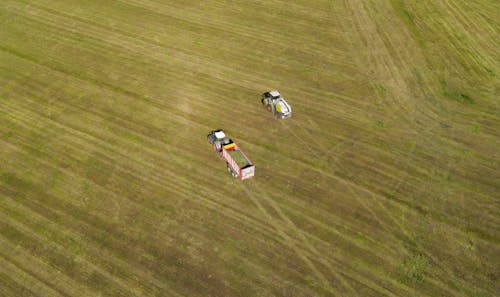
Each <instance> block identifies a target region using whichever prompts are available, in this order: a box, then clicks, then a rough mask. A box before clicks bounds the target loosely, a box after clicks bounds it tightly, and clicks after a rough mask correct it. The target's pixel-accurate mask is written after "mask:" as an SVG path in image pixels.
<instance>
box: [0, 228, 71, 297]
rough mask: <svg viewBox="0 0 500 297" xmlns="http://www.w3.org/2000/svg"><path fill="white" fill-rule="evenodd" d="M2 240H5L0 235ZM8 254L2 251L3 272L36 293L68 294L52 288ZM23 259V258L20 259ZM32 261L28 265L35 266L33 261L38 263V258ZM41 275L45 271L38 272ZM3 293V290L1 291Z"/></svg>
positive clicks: (50, 294)
mask: <svg viewBox="0 0 500 297" xmlns="http://www.w3.org/2000/svg"><path fill="white" fill-rule="evenodd" d="M0 242H2V243H3V242H5V241H4V240H3V239H2V238H1V236H0ZM4 246H5V245H3V244H2V245H0V247H4ZM18 250H19V248H16V247H13V251H18ZM7 256H8V255H4V253H3V252H2V251H0V272H2V273H3V274H6V275H9V276H11V277H12V278H14V281H16V282H17V283H18V284H19V285H21V286H23V287H25V288H27V289H28V290H29V291H30V292H36V294H40V295H41V296H47V297H51V296H66V295H65V294H62V293H61V292H59V291H58V290H56V289H54V288H52V287H51V286H50V284H49V283H48V282H47V281H44V280H41V279H39V278H37V277H36V276H35V275H34V273H35V272H33V271H32V270H30V269H28V268H24V267H23V265H22V264H21V263H19V262H17V261H13V260H12V259H10V257H9V258H7ZM20 260H21V261H22V260H23V259H20ZM30 260H31V261H30V263H28V265H29V266H30V267H32V268H33V263H37V259H30ZM38 274H39V275H44V273H38ZM0 290H1V289H0ZM0 293H1V291H0Z"/></svg>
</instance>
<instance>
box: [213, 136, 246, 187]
mask: <svg viewBox="0 0 500 297" xmlns="http://www.w3.org/2000/svg"><path fill="white" fill-rule="evenodd" d="M207 138H208V142H209V143H210V144H211V145H212V146H213V148H214V151H215V152H216V153H218V154H219V156H220V157H221V158H222V159H224V161H226V166H227V171H228V172H229V174H231V176H233V177H234V178H239V179H241V180H245V179H249V178H252V177H253V176H254V174H255V166H254V165H253V163H252V161H250V159H249V158H248V157H247V156H246V155H245V153H243V151H242V150H241V149H240V147H239V146H238V145H237V144H236V143H234V142H233V141H232V140H231V139H230V138H227V137H226V134H225V133H224V132H223V131H222V130H212V131H211V132H210V133H209V134H208V135H207Z"/></svg>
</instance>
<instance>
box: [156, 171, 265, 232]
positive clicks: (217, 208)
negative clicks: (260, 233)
mask: <svg viewBox="0 0 500 297" xmlns="http://www.w3.org/2000/svg"><path fill="white" fill-rule="evenodd" d="M163 177H164V176H163ZM163 177H162V178H163ZM149 182H151V181H150V180H149ZM214 209H216V210H218V211H219V212H220V209H221V208H220V207H218V206H215V207H214ZM271 238H272V236H271Z"/></svg>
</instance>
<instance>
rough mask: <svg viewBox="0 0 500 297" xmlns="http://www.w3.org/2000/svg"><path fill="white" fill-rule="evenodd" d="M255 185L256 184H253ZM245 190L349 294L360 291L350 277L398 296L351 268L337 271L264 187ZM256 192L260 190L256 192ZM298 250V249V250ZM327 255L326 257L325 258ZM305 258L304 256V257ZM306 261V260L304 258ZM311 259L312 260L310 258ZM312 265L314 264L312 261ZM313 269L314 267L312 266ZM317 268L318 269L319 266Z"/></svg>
mask: <svg viewBox="0 0 500 297" xmlns="http://www.w3.org/2000/svg"><path fill="white" fill-rule="evenodd" d="M253 185H254V184H253ZM242 188H243V190H244V191H245V192H246V193H247V195H248V197H249V198H250V199H251V200H252V201H253V202H254V204H256V205H258V207H259V210H260V211H261V212H262V213H264V212H266V214H265V215H266V217H268V220H269V221H270V222H271V224H273V225H274V227H275V228H277V229H280V230H281V232H280V233H281V234H283V233H285V235H286V236H288V239H287V240H288V241H289V242H290V244H294V243H295V247H299V246H300V245H301V244H302V245H304V246H305V247H306V249H307V252H306V253H303V254H302V256H303V257H305V258H306V259H307V260H308V258H314V259H315V260H316V261H318V262H319V263H321V264H322V265H323V266H324V267H325V268H327V269H328V271H329V272H330V273H332V275H333V276H335V277H336V278H337V279H338V281H339V282H340V284H341V285H342V287H343V288H344V289H345V290H347V291H348V292H349V295H348V296H358V292H357V291H356V289H355V288H354V287H352V285H350V284H349V282H348V281H347V280H346V278H350V279H352V280H354V281H356V282H358V283H360V284H363V285H370V287H371V288H372V289H374V290H376V291H378V292H383V294H385V295H387V296H396V295H395V294H393V293H392V292H391V291H389V290H388V289H387V288H384V287H382V286H380V285H378V284H376V283H375V282H374V281H372V280H370V279H368V278H366V277H364V276H360V275H356V272H355V271H354V270H352V269H351V271H352V273H353V275H348V274H347V275H346V274H344V273H343V272H337V271H336V270H335V268H333V267H332V264H331V263H330V262H329V261H326V260H325V259H326V258H327V259H329V260H330V261H332V260H331V258H330V257H328V256H327V255H324V254H321V253H320V252H319V251H318V250H317V249H316V248H315V247H314V246H313V245H312V244H311V243H310V240H309V239H308V238H307V233H305V232H303V231H302V230H301V229H299V228H298V227H297V226H296V225H295V224H294V223H293V221H292V220H291V219H290V218H288V217H287V216H286V215H285V214H284V213H283V211H282V209H281V207H280V206H279V205H278V204H277V203H276V202H275V201H274V200H273V199H272V198H271V196H269V195H268V194H267V193H265V192H264V191H263V190H262V189H260V188H257V187H252V189H249V188H250V187H249V188H247V187H246V185H243V186H242ZM254 192H258V193H256V194H254ZM259 199H265V201H266V202H267V204H268V205H269V206H271V208H272V209H273V210H274V211H275V212H276V213H277V214H278V215H279V216H280V218H281V221H282V222H278V221H277V220H276V219H274V218H273V217H272V216H271V215H270V214H269V213H268V212H267V211H266V209H265V208H264V207H263V205H262V203H260V202H259ZM287 230H288V231H289V232H293V234H294V235H297V237H298V239H295V240H294V238H292V237H291V236H289V235H288V233H287ZM296 252H297V251H296ZM325 257H326V258H325ZM302 259H303V258H302ZM303 260H304V259H303ZM304 261H305V260H304ZM309 261H310V260H309ZM311 265H314V264H313V263H311ZM311 269H312V268H311ZM315 270H317V271H318V269H317V268H315ZM369 271H370V273H372V274H373V273H374V271H373V270H371V269H370V270H369ZM391 284H392V285H394V286H396V287H398V288H399V289H403V290H405V291H407V288H402V287H401V286H400V285H399V284H396V283H394V282H391ZM325 285H326V289H327V290H328V289H332V290H333V291H332V293H335V292H337V293H339V292H338V291H336V290H335V286H332V284H329V283H328V282H327V283H324V284H323V286H325ZM339 296H342V295H339Z"/></svg>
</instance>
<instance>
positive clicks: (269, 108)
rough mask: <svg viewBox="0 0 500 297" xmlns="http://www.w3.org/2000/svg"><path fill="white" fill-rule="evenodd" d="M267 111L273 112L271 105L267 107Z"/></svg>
mask: <svg viewBox="0 0 500 297" xmlns="http://www.w3.org/2000/svg"><path fill="white" fill-rule="evenodd" d="M266 109H267V111H269V112H271V111H272V108H271V104H268V105H267V106H266Z"/></svg>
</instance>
